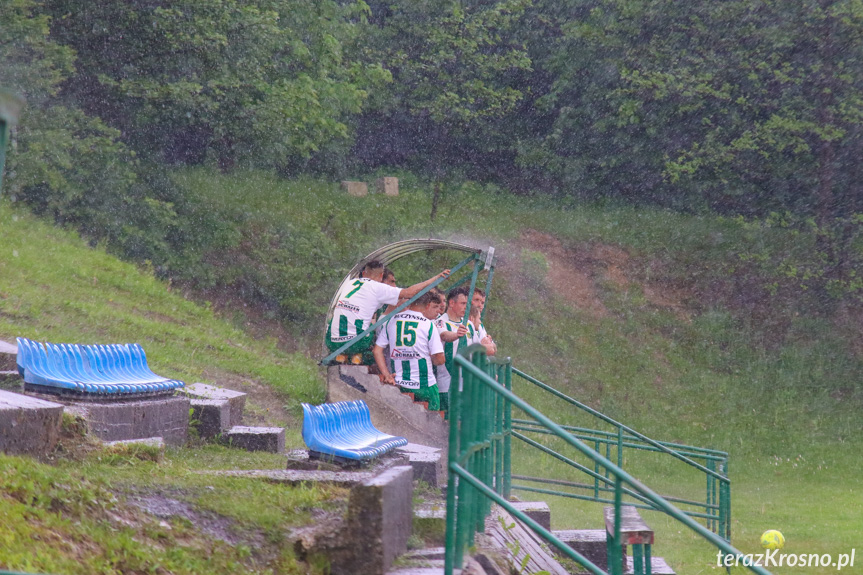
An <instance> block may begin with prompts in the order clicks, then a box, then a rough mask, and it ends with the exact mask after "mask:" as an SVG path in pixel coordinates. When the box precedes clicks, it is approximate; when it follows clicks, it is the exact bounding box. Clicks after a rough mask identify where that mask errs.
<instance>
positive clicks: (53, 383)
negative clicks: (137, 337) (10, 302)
mask: <svg viewBox="0 0 863 575" xmlns="http://www.w3.org/2000/svg"><path fill="white" fill-rule="evenodd" d="M18 372H19V373H20V374H21V376H22V377H23V378H24V383H25V384H30V385H36V386H39V387H40V388H44V389H43V390H44V391H52V390H56V391H57V392H58V393H59V392H76V393H82V394H83V393H87V394H98V395H117V396H129V395H135V394H151V393H165V392H170V391H172V390H174V389H177V388H179V387H183V386H184V385H185V384H184V383H183V382H182V381H178V380H174V379H168V378H165V377H161V376H159V375H156V374H155V373H153V372H152V371H150V369H149V368H148V367H147V360H146V355H145V354H144V350H143V348H141V346H140V345H138V344H130V345H129V344H114V345H78V344H65V343H61V344H53V343H47V342H46V343H45V344H44V346H43V344H42V343H39V342H36V341H32V340H30V339H27V338H24V337H19V338H18Z"/></svg>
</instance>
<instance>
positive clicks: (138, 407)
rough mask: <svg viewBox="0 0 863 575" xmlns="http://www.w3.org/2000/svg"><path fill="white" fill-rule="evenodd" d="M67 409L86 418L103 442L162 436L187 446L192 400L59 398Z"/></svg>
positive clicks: (93, 432)
mask: <svg viewBox="0 0 863 575" xmlns="http://www.w3.org/2000/svg"><path fill="white" fill-rule="evenodd" d="M57 400H58V401H60V402H63V403H64V404H65V405H66V411H68V412H69V413H71V414H72V415H76V416H79V417H81V418H83V419H84V421H85V422H86V425H87V430H88V432H89V433H91V434H92V435H94V436H96V437H98V438H99V439H101V440H102V441H121V440H124V439H145V438H148V437H161V438H163V439H164V440H165V443H167V444H169V445H183V444H184V443H186V437H187V433H188V430H189V399H188V398H186V397H160V398H152V399H144V400H137V401H112V402H96V401H92V402H90V401H78V398H75V399H72V398H66V397H62V396H60V397H58V398H57Z"/></svg>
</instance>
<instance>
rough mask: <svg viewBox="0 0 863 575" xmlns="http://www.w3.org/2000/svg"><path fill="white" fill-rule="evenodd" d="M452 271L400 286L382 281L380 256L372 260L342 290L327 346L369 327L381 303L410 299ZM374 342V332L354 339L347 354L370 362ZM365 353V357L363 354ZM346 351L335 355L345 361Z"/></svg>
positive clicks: (335, 346) (333, 347)
mask: <svg viewBox="0 0 863 575" xmlns="http://www.w3.org/2000/svg"><path fill="white" fill-rule="evenodd" d="M449 273H450V272H449V270H444V271H442V272H441V273H439V274H438V275H436V276H433V277H431V278H429V279H427V280H426V281H424V282H421V283H418V284H414V285H412V286H410V287H409V288H404V289H400V288H398V287H394V286H389V285H387V284H385V283H382V280H383V276H384V266H383V264H382V263H381V262H379V261H377V260H374V261H370V262H369V263H367V264H366V265H365V267H364V268H363V271H362V273H361V274H360V276H361V277H359V278H357V279H355V280H351V279H348V280H347V281H346V282H345V283H344V284H342V287H341V288H340V290H339V297H338V303H337V304H336V309H335V312H334V313H333V319H332V321H331V322H330V325H329V326H327V338H326V343H327V348H328V349H329V350H330V351H336V350H337V349H339V348H340V347H341V346H342V345H344V343H345V342H346V341H348V340H351V339H353V338H354V337H356V335H357V334H359V333H362V332H364V331H365V330H366V329H368V327H369V325H371V320H372V317H373V316H374V314H375V312H376V311H377V310H378V309H379V308H380V307H381V306H382V305H384V304H391V305H396V304H397V303H398V301H399V299H410V298H412V297H413V296H415V295H416V294H417V293H419V292H420V291H421V290H422V289H423V288H425V287H427V286H428V285H429V284H430V283H432V282H433V281H435V280H436V279H438V278H447V277H449ZM373 343H374V334H368V335H367V336H366V337H364V338H362V339H361V340H359V341H357V342H355V343H353V344H352V345H351V346H350V347H349V348H348V349H347V350H345V352H344V354H348V355H353V357H352V359H351V363H355V364H360V363H370V362H371V359H372V358H371V357H368V352H369V351H370V348H371V346H372V344H373ZM364 353H365V354H366V357H363V354H364ZM344 354H340V355H338V356H336V361H337V362H342V363H343V362H345V361H347V356H346V355H344Z"/></svg>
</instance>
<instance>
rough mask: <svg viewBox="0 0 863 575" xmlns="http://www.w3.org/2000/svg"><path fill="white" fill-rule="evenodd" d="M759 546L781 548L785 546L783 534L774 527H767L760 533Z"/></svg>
mask: <svg viewBox="0 0 863 575" xmlns="http://www.w3.org/2000/svg"><path fill="white" fill-rule="evenodd" d="M761 546H762V547H764V548H765V549H782V548H783V547H784V546H785V536H783V535H782V534H781V533H780V532H779V531H777V530H775V529H768V530H767V531H765V532H764V533H762V534H761Z"/></svg>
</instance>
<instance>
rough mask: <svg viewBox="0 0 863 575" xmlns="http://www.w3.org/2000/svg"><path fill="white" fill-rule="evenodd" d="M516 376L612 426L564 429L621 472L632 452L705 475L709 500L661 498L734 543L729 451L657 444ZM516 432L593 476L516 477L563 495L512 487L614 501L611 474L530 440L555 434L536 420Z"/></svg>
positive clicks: (519, 422) (639, 501) (644, 504)
mask: <svg viewBox="0 0 863 575" xmlns="http://www.w3.org/2000/svg"><path fill="white" fill-rule="evenodd" d="M512 373H513V374H515V375H516V376H518V377H519V378H520V379H521V380H523V381H525V382H527V383H529V384H531V385H533V386H536V387H537V388H539V389H541V390H543V391H545V392H548V393H550V394H551V395H553V396H554V397H555V398H556V399H559V400H563V401H565V402H566V403H568V404H569V405H571V406H573V407H575V408H576V409H577V410H579V411H581V412H584V413H586V414H588V415H589V416H591V417H593V418H596V419H598V420H600V421H601V422H603V423H605V424H608V425H610V426H611V427H612V428H613V429H614V431H600V430H596V429H588V428H584V427H575V426H570V425H561V428H562V429H565V430H566V431H568V432H569V433H571V434H572V435H573V436H574V437H576V438H577V439H579V440H581V441H583V442H585V443H587V444H588V445H592V446H593V448H594V450H595V451H596V452H597V453H602V452H603V451H604V452H605V458H606V459H609V460H615V459H616V461H617V466H618V467H621V468H622V467H623V466H624V465H623V462H624V452H625V451H626V450H627V449H628V450H636V451H645V452H654V453H659V454H663V455H666V456H670V457H672V458H674V459H676V460H678V461H680V462H682V463H683V464H684V465H685V466H687V467H688V468H690V469H692V470H694V471H696V472H698V473H700V474H703V481H704V485H705V496H704V500H703V501H696V500H693V499H689V498H684V497H674V496H671V495H663V497H664V498H665V499H666V500H667V501H671V502H673V503H675V504H677V505H679V506H684V507H685V508H684V509H683V512H684V513H686V514H687V515H689V516H690V517H697V518H700V519H703V520H704V522H705V525H706V526H707V528H708V529H710V530H711V531H713V532H714V533H717V534H719V535H720V536H721V537H723V538H724V539H725V540H726V541H731V480H730V479H729V478H728V453H726V452H724V451H718V450H715V449H705V448H703V447H694V446H691V445H681V444H677V443H669V442H664V441H655V440H653V439H651V438H649V437H647V436H645V435H644V434H642V433H639V432H637V431H635V430H633V429H631V428H629V427H627V426H626V425H623V424H622V423H619V422H617V421H615V420H614V419H612V418H610V417H608V416H606V415H604V414H602V413H600V412H598V411H596V410H595V409H593V408H591V407H590V406H587V405H585V404H583V403H581V402H579V401H577V400H575V399H573V398H572V397H569V396H568V395H565V394H564V393H561V392H560V391H558V390H557V389H555V388H553V387H551V386H549V385H547V384H545V383H543V382H541V381H539V380H538V379H536V378H533V377H531V376H529V375H528V374H526V373H524V372H522V371H520V370H518V369H515V368H512ZM512 429H513V437H516V438H517V439H519V440H521V441H523V442H524V443H526V444H528V445H530V446H532V447H534V448H536V449H539V450H540V451H543V452H545V453H547V454H548V455H550V456H552V457H553V458H555V459H557V460H559V461H562V462H564V463H566V464H567V465H569V466H570V467H574V468H576V469H578V470H579V471H581V472H583V473H584V474H586V475H588V476H589V477H590V481H589V482H576V481H562V480H555V479H549V478H545V477H532V476H527V475H515V476H513V478H514V479H516V480H518V481H523V482H528V483H538V484H544V485H551V486H558V487H563V488H566V489H567V490H566V491H563V490H561V489H551V488H548V487H546V488H540V487H534V486H530V485H524V484H520V485H516V486H513V489H516V490H520V491H529V492H535V493H543V494H546V495H557V496H561V497H567V498H572V499H582V500H587V501H597V502H601V503H612V500H611V499H609V498H608V497H606V496H607V495H608V494H610V493H611V492H613V491H614V488H613V482H612V481H611V479H610V478H609V475H608V472H607V470H606V473H605V474H604V476H602V474H600V472H599V471H600V470H599V466H598V465H594V468H593V469H592V470H591V469H589V468H585V467H584V466H583V465H580V464H578V463H575V462H573V461H571V460H570V459H568V458H565V457H563V456H562V455H561V454H560V453H558V452H557V451H555V450H554V449H552V448H551V447H548V446H547V445H543V444H542V443H541V442H540V441H538V440H536V439H531V438H530V437H528V436H527V435H525V433H532V434H536V435H540V436H546V437H548V436H553V434H552V433H551V432H550V431H548V430H547V429H545V428H544V427H543V426H541V425H539V424H538V423H536V422H535V421H532V420H527V419H513V426H512ZM522 432H524V433H522ZM573 490H574V491H576V493H573ZM628 495H631V496H632V497H633V498H634V499H636V502H633V503H630V505H633V506H634V507H639V508H642V509H655V507H653V506H652V505H651V504H650V502H649V501H645V500H644V499H643V498H641V497H638V496H637V495H636V494H632V493H628Z"/></svg>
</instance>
